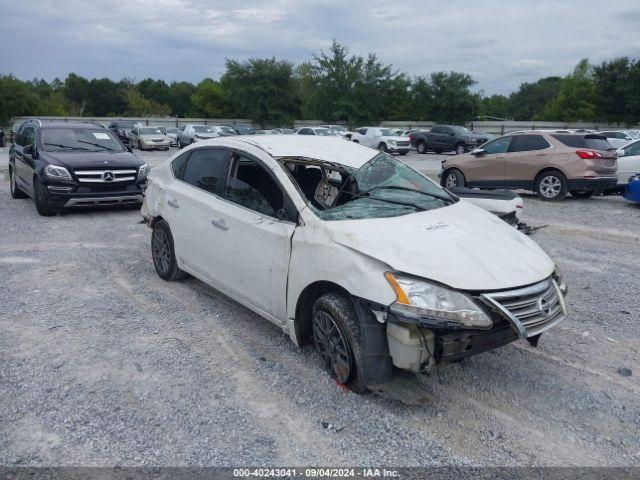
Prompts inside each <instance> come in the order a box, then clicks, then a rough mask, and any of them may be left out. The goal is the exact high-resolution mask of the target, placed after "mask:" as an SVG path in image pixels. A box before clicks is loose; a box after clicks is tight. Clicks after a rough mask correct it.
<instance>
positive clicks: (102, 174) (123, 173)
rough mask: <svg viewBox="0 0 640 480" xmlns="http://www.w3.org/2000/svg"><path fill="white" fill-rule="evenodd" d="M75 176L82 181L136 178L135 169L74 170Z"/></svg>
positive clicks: (108, 181) (92, 181) (113, 180)
mask: <svg viewBox="0 0 640 480" xmlns="http://www.w3.org/2000/svg"><path fill="white" fill-rule="evenodd" d="M73 173H74V174H75V176H76V178H77V179H78V181H79V182H82V183H115V182H130V181H133V180H135V179H136V173H137V170H135V169H109V170H74V171H73Z"/></svg>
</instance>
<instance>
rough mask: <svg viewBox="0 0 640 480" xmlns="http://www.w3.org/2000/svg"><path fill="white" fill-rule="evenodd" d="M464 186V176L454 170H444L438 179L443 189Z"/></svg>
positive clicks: (465, 182) (465, 181)
mask: <svg viewBox="0 0 640 480" xmlns="http://www.w3.org/2000/svg"><path fill="white" fill-rule="evenodd" d="M466 184H467V180H466V179H465V178H464V174H463V173H462V172H461V171H460V170H458V169H456V168H451V169H449V170H445V172H444V173H443V174H442V177H441V178H440V185H441V186H442V187H444V188H454V187H464V186H465V185H466Z"/></svg>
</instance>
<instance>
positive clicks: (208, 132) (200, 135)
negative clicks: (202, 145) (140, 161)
mask: <svg viewBox="0 0 640 480" xmlns="http://www.w3.org/2000/svg"><path fill="white" fill-rule="evenodd" d="M219 136H220V135H219V134H218V133H217V132H216V131H215V130H214V129H213V128H211V127H210V126H209V125H193V124H191V123H188V124H187V125H183V126H182V127H180V128H179V129H178V148H182V147H186V146H187V145H191V144H192V143H195V142H199V141H200V140H208V139H210V138H216V137H219Z"/></svg>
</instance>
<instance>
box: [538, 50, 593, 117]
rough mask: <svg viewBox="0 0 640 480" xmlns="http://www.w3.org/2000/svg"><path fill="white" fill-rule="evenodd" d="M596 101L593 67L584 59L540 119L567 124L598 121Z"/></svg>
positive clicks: (562, 85)
mask: <svg viewBox="0 0 640 480" xmlns="http://www.w3.org/2000/svg"><path fill="white" fill-rule="evenodd" d="M596 101H597V99H596V84H595V82H594V80H593V67H592V66H591V65H590V64H589V61H588V60H587V59H586V58H583V59H582V60H580V62H578V65H576V67H575V68H574V70H573V72H572V73H571V74H570V75H568V76H567V77H565V78H564V79H563V80H562V83H561V85H560V90H559V91H558V95H556V97H555V98H554V99H553V100H551V101H550V102H549V103H548V104H547V105H546V107H545V108H544V110H543V112H542V114H541V115H540V117H541V119H542V120H561V121H565V122H576V121H584V122H588V121H592V120H596V119H597V115H596Z"/></svg>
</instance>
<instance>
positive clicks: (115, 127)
mask: <svg viewBox="0 0 640 480" xmlns="http://www.w3.org/2000/svg"><path fill="white" fill-rule="evenodd" d="M135 126H136V125H135V123H134V122H133V120H115V121H113V122H111V123H110V124H109V126H108V127H107V128H108V129H109V130H111V131H112V132H113V133H115V134H116V135H117V136H118V138H119V139H120V141H121V142H122V143H124V144H125V145H129V143H130V137H131V130H133V127H135Z"/></svg>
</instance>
